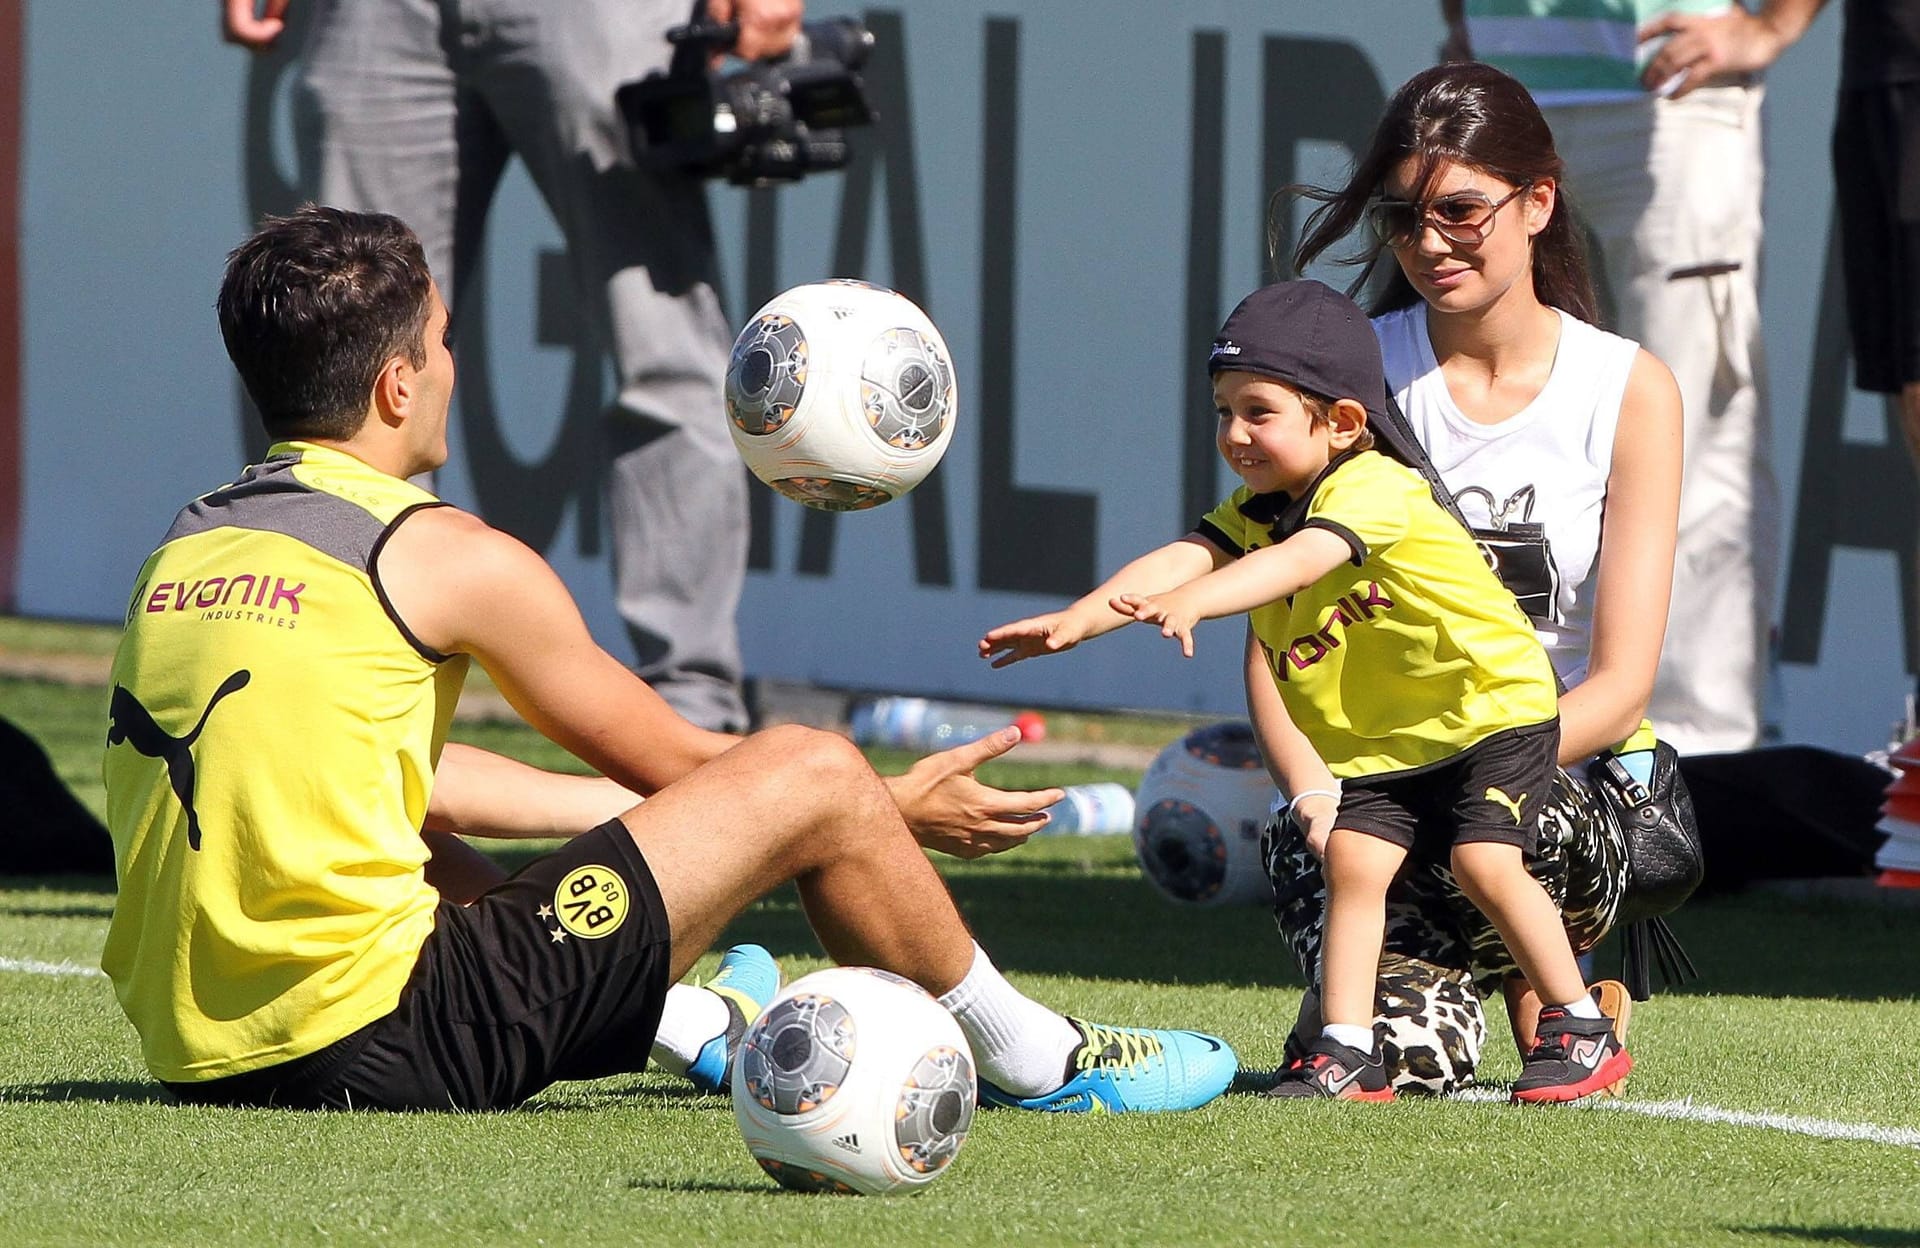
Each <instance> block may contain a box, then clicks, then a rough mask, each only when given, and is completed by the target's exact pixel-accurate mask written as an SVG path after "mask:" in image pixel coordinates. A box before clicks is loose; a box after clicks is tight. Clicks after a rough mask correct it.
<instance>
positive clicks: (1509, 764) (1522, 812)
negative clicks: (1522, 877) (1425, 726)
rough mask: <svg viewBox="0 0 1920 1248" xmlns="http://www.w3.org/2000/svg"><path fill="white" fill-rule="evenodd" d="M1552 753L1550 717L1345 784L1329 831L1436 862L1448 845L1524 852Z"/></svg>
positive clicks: (1554, 725)
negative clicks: (1412, 767)
mask: <svg viewBox="0 0 1920 1248" xmlns="http://www.w3.org/2000/svg"><path fill="white" fill-rule="evenodd" d="M1559 753H1560V721H1559V720H1558V719H1557V718H1556V719H1550V720H1548V721H1547V722H1546V723H1544V724H1532V725H1529V726H1527V727H1524V728H1509V729H1507V730H1506V731H1504V732H1496V733H1494V734H1493V735H1492V736H1490V737H1487V738H1486V739H1484V740H1482V741H1478V742H1476V743H1474V744H1473V745H1471V746H1469V747H1468V748H1467V749H1465V750H1463V751H1461V752H1460V753H1459V754H1456V755H1454V756H1453V757H1452V758H1450V759H1447V760H1446V761H1445V762H1442V763H1436V764H1434V765H1433V766H1431V767H1423V768H1421V769H1420V770H1418V771H1411V772H1404V771H1403V772H1394V773H1392V774H1390V775H1385V776H1363V777H1360V778H1358V779H1354V780H1345V781H1342V782H1341V785H1340V813H1339V814H1338V815H1337V816H1336V817H1335V819H1334V824H1333V826H1334V827H1336V828H1350V829H1352V830H1353V831H1355V832H1365V833H1366V834H1367V835H1369V836H1377V837H1379V838H1380V839H1381V840H1383V841H1390V842H1392V843H1393V844H1395V845H1398V846H1400V847H1401V848H1402V849H1406V850H1413V851H1416V852H1417V853H1418V854H1420V855H1421V856H1422V857H1423V858H1430V859H1433V860H1435V861H1441V862H1444V861H1445V860H1446V853H1447V851H1449V850H1451V849H1452V847H1453V846H1455V845H1461V844H1466V843H1468V842H1473V841H1489V842H1494V843H1497V844H1501V845H1515V846H1518V847H1519V848H1520V850H1521V852H1523V853H1531V852H1532V851H1533V848H1534V844H1535V838H1536V837H1537V836H1538V834H1539V826H1540V811H1541V808H1542V807H1543V806H1544V805H1545V804H1546V801H1547V796H1548V794H1549V792H1550V791H1551V790H1552V787H1553V777H1554V769H1555V767H1556V765H1557V762H1558V755H1559Z"/></svg>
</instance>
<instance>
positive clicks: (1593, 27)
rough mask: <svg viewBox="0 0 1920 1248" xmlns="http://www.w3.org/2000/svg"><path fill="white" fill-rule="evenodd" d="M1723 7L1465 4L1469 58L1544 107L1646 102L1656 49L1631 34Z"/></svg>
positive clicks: (1528, 1) (1724, 0)
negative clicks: (1514, 82) (1503, 74)
mask: <svg viewBox="0 0 1920 1248" xmlns="http://www.w3.org/2000/svg"><path fill="white" fill-rule="evenodd" d="M1730 7H1731V5H1730V4H1729V0H1466V15H1467V37H1468V38H1469V39H1470V40H1471V41H1472V43H1473V55H1474V57H1475V58H1476V59H1478V60H1482V61H1485V62H1486V63H1487V64H1489V65H1494V66H1498V67H1499V68H1501V69H1504V70H1505V71H1507V72H1508V73H1509V74H1512V75H1513V76H1514V77H1515V78H1518V79H1519V80H1520V81H1521V82H1523V83H1525V84H1526V86H1527V89H1528V90H1529V91H1531V92H1533V97H1534V99H1535V100H1537V101H1539V102H1540V103H1541V104H1543V105H1548V104H1575V103H1598V102H1600V101H1604V100H1613V99H1634V98H1638V97H1641V96H1643V95H1645V94H1646V91H1645V88H1643V87H1642V86H1641V85H1640V69H1641V66H1643V65H1645V64H1646V62H1647V60H1648V59H1649V58H1651V57H1652V55H1653V53H1654V50H1655V49H1656V48H1657V47H1658V46H1659V45H1658V44H1657V43H1647V44H1645V45H1639V44H1636V42H1635V38H1634V35H1635V31H1637V30H1638V28H1639V27H1640V26H1641V24H1642V23H1645V22H1649V21H1652V20H1653V19H1654V18H1656V17H1659V16H1660V15H1662V14H1664V13H1698V14H1707V13H1719V12H1723V11H1724V10H1726V9H1728V8H1730Z"/></svg>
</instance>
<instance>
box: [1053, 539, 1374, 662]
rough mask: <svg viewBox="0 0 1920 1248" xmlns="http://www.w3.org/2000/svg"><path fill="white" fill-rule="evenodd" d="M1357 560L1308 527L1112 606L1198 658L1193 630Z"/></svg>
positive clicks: (1120, 597)
mask: <svg viewBox="0 0 1920 1248" xmlns="http://www.w3.org/2000/svg"><path fill="white" fill-rule="evenodd" d="M1352 559H1353V547H1352V546H1350V545H1348V544H1347V540H1346V539H1345V538H1343V537H1340V536H1339V535H1337V534H1335V533H1333V532H1331V531H1330V530H1327V529H1322V528H1307V529H1302V530H1300V531H1299V532H1298V533H1295V534H1294V535H1293V536H1292V537H1289V538H1288V539H1287V540H1286V541H1284V542H1281V543H1280V544H1279V545H1277V546H1267V547H1263V548H1262V549H1260V550H1256V551H1252V552H1250V553H1248V554H1245V555H1242V556H1241V557H1240V558H1238V559H1235V560H1233V561H1232V562H1230V563H1227V564H1225V565H1224V566H1221V567H1217V568H1216V569H1215V570H1214V571H1212V572H1209V573H1207V574H1206V575H1205V576H1202V577H1198V578H1196V579H1194V580H1191V581H1188V582H1187V583H1186V584H1184V585H1181V586H1180V587H1178V588H1177V589H1173V590H1169V591H1168V592H1166V593H1162V594H1149V593H1122V594H1116V595H1114V597H1113V598H1112V600H1111V602H1110V603H1109V606H1110V607H1111V609H1112V611H1113V612H1114V613H1115V614H1116V615H1120V616H1122V617H1124V618H1126V619H1131V620H1138V621H1139V622H1140V623H1142V624H1158V625H1159V626H1160V635H1161V636H1162V637H1174V638H1178V639H1179V641H1180V653H1182V654H1184V655H1186V656H1187V657H1188V658H1192V657H1193V626H1194V625H1195V624H1197V623H1199V622H1200V621H1201V620H1217V619H1219V618H1220V617H1222V616H1226V615H1238V614H1239V613H1240V612H1242V611H1251V610H1253V609H1254V608H1255V607H1261V606H1265V605H1266V604H1267V603H1269V602H1278V601H1279V600H1280V599H1282V598H1286V597H1289V596H1290V595H1293V594H1297V593H1299V592H1300V591H1301V590H1303V589H1305V588H1306V587H1307V586H1309V585H1311V584H1313V583H1314V582H1315V581H1317V580H1319V579H1320V578H1321V577H1323V576H1325V575H1326V574H1327V573H1329V572H1331V571H1333V570H1334V569H1335V568H1337V567H1339V566H1340V565H1341V564H1343V563H1349V562H1351V561H1352ZM1096 592H1097V591H1096ZM1081 601H1082V602H1084V601H1085V599H1082V600H1081ZM1075 605H1076V606H1078V605H1079V604H1078V603H1076V604H1075Z"/></svg>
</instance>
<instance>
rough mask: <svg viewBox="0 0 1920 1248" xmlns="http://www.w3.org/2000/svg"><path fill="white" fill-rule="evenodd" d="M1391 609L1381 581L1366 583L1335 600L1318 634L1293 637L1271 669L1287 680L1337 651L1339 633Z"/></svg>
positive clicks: (1389, 600)
mask: <svg viewBox="0 0 1920 1248" xmlns="http://www.w3.org/2000/svg"><path fill="white" fill-rule="evenodd" d="M1392 609H1393V599H1391V598H1389V597H1387V595H1386V591H1384V590H1382V589H1381V588H1380V582H1379V581H1369V582H1367V587H1366V589H1365V590H1362V591H1359V592H1356V593H1351V594H1345V595H1343V596H1341V597H1340V598H1338V599H1336V600H1335V601H1334V604H1333V609H1332V610H1331V611H1329V612H1327V622H1326V624H1325V625H1323V626H1322V627H1321V629H1320V631H1319V632H1317V633H1308V634H1306V635H1305V636H1304V637H1296V638H1294V639H1293V642H1292V644H1291V645H1289V646H1288V647H1287V650H1286V654H1285V655H1284V656H1282V658H1283V660H1284V661H1281V662H1276V663H1275V664H1274V665H1273V666H1274V670H1275V671H1277V672H1279V674H1280V679H1281V680H1287V679H1289V673H1290V672H1304V671H1306V670H1307V669H1308V668H1310V667H1312V666H1313V665H1314V664H1315V663H1318V662H1319V661H1320V660H1322V659H1324V658H1326V657H1327V655H1329V654H1331V653H1333V651H1335V650H1338V649H1339V648H1340V645H1341V641H1340V634H1341V633H1343V632H1345V631H1346V630H1347V629H1349V628H1352V627H1353V626H1354V625H1356V624H1364V623H1366V622H1367V621H1369V620H1371V619H1373V618H1374V617H1375V616H1377V615H1383V614H1385V613H1386V612H1388V611H1391V610H1392Z"/></svg>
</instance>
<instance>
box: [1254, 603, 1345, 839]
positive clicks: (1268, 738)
mask: <svg viewBox="0 0 1920 1248" xmlns="http://www.w3.org/2000/svg"><path fill="white" fill-rule="evenodd" d="M1246 668H1247V718H1248V719H1249V720H1251V721H1252V723H1253V739H1254V741H1255V742H1256V743H1257V744H1258V745H1259V746H1260V757H1261V758H1262V759H1264V760H1265V761H1266V764H1267V774H1268V775H1270V776H1272V777H1273V783H1274V784H1275V785H1276V786H1277V787H1278V788H1279V790H1280V791H1281V792H1282V793H1284V794H1286V795H1287V797H1288V798H1290V799H1291V804H1290V805H1289V806H1288V808H1287V809H1288V813H1290V814H1291V815H1292V817H1293V819H1294V821H1295V822H1297V823H1298V824H1299V825H1300V828H1301V831H1302V832H1304V833H1305V835H1306V838H1307V848H1308V849H1311V850H1312V851H1313V852H1314V856H1315V857H1325V856H1326V852H1327V837H1328V835H1329V834H1330V833H1332V831H1333V821H1334V816H1336V815H1337V814H1338V813H1339V811H1340V798H1339V796H1338V795H1339V792H1340V781H1339V780H1338V779H1336V778H1335V777H1334V774H1333V772H1332V771H1330V770H1328V768H1327V765H1326V764H1325V763H1323V762H1321V761H1320V755H1319V754H1317V753H1315V752H1314V748H1313V743H1312V742H1311V741H1309V740H1307V734H1306V733H1304V732H1301V731H1300V728H1299V725H1297V724H1295V723H1294V722H1293V717H1292V716H1290V715H1288V714H1287V706H1286V703H1284V702H1282V701H1281V700H1280V688H1279V686H1278V685H1276V684H1274V681H1273V669H1272V668H1270V667H1268V666H1267V652H1266V650H1265V648H1263V647H1262V646H1261V644H1260V639H1259V638H1258V637H1256V636H1254V634H1253V629H1252V628H1248V629H1247V653H1246Z"/></svg>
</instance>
